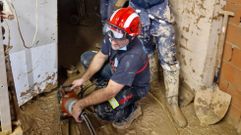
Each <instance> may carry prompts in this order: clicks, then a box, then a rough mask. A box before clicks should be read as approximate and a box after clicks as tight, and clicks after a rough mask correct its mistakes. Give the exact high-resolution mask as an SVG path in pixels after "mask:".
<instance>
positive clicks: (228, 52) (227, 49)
mask: <svg viewBox="0 0 241 135" xmlns="http://www.w3.org/2000/svg"><path fill="white" fill-rule="evenodd" d="M223 53H224V54H223V59H224V60H225V61H230V60H231V58H232V53H233V52H232V45H231V44H230V43H228V42H226V43H225V45H224V51H223Z"/></svg>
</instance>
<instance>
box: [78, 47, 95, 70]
mask: <svg viewBox="0 0 241 135" xmlns="http://www.w3.org/2000/svg"><path fill="white" fill-rule="evenodd" d="M95 54H96V52H95V51H86V52H84V53H83V54H82V55H81V56H80V63H81V64H82V65H83V66H84V67H85V68H87V67H88V66H89V64H90V62H91V60H92V58H93V57H94V56H95Z"/></svg>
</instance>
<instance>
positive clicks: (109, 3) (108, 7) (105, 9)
mask: <svg viewBox="0 0 241 135" xmlns="http://www.w3.org/2000/svg"><path fill="white" fill-rule="evenodd" d="M114 5H115V0H100V15H101V22H102V25H103V28H102V31H103V33H105V31H106V20H108V19H109V18H110V16H111V15H112V13H113V12H114Z"/></svg>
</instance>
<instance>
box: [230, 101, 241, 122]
mask: <svg viewBox="0 0 241 135" xmlns="http://www.w3.org/2000/svg"><path fill="white" fill-rule="evenodd" d="M227 117H228V118H230V119H231V120H232V122H233V124H234V125H237V124H238V123H239V120H240V117H241V113H240V112H239V110H238V109H237V108H236V107H235V106H233V105H232V104H231V105H230V106H229V109H228V113H227Z"/></svg>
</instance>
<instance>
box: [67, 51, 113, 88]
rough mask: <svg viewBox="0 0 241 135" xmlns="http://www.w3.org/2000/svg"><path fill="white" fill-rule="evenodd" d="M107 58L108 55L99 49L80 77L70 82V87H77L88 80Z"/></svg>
mask: <svg viewBox="0 0 241 135" xmlns="http://www.w3.org/2000/svg"><path fill="white" fill-rule="evenodd" d="M107 59H108V56H107V55H104V54H103V53H102V52H101V51H99V52H98V53H97V54H96V55H95V56H94V58H93V60H92V61H91V63H90V66H89V67H88V69H87V71H86V72H85V73H84V75H83V76H82V77H81V78H80V79H77V80H74V81H73V83H72V87H71V88H70V89H74V88H76V87H79V86H81V85H82V84H83V83H84V82H86V81H87V80H89V79H90V78H91V77H92V76H93V75H94V74H95V73H96V72H97V71H99V70H100V69H101V67H102V66H103V65H104V63H105V61H106V60H107Z"/></svg>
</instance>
